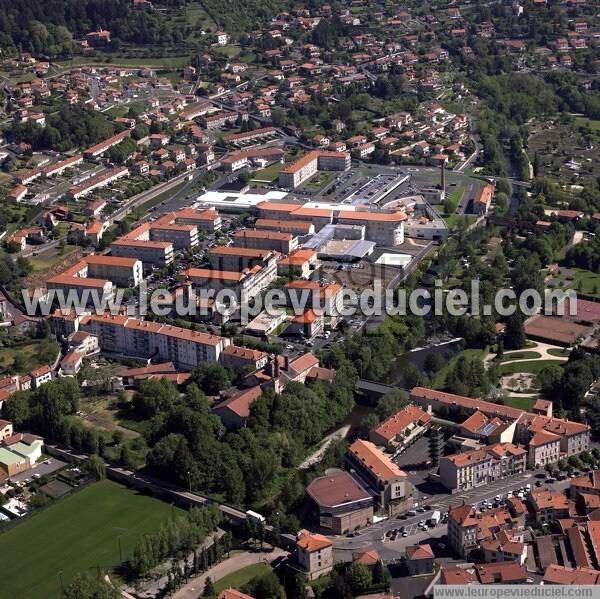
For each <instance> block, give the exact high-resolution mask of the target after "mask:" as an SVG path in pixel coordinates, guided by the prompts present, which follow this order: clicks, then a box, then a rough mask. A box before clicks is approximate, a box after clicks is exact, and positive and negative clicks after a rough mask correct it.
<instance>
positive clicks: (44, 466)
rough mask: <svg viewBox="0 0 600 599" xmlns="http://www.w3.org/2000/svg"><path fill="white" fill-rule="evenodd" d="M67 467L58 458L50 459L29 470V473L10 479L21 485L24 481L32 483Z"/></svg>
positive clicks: (16, 475)
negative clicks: (35, 479)
mask: <svg viewBox="0 0 600 599" xmlns="http://www.w3.org/2000/svg"><path fill="white" fill-rule="evenodd" d="M66 465H67V463H66V462H63V461H62V460H58V459H56V458H48V459H47V460H45V461H43V462H40V463H39V464H35V465H34V466H33V468H31V469H30V470H27V472H22V473H21V474H15V475H14V476H11V477H10V479H11V480H12V481H13V482H16V483H20V482H23V481H31V480H33V479H34V478H40V477H41V476H44V475H45V474H51V473H52V472H55V471H56V470H60V469H61V468H62V467H63V466H66ZM34 475H35V476H34Z"/></svg>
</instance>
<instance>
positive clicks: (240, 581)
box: [215, 562, 271, 594]
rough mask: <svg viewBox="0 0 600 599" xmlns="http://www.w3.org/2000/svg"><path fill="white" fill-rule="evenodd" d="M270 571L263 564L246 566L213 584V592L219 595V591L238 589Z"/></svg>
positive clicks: (268, 567)
mask: <svg viewBox="0 0 600 599" xmlns="http://www.w3.org/2000/svg"><path fill="white" fill-rule="evenodd" d="M270 571H271V568H270V566H268V565H267V564H265V563H262V562H261V563H259V564H252V565H251V566H246V567H245V568H240V569H239V570H236V571H235V572H232V573H231V574H228V575H227V576H225V577H224V578H221V580H217V581H216V582H215V591H216V592H217V594H219V593H220V592H221V591H223V590H225V589H228V588H230V587H231V588H233V589H239V588H240V587H242V586H244V585H245V584H248V583H249V582H250V581H251V580H252V579H253V578H256V577H257V576H264V575H265V574H268V573H269V572H270Z"/></svg>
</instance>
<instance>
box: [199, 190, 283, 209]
mask: <svg viewBox="0 0 600 599" xmlns="http://www.w3.org/2000/svg"><path fill="white" fill-rule="evenodd" d="M287 195H288V194H287V192H286V191H275V190H269V191H267V192H266V193H240V192H239V191H207V192H205V193H203V194H202V195H201V196H198V199H197V200H196V202H195V206H199V205H204V206H212V207H214V208H217V209H219V208H221V209H222V210H236V209H237V210H240V211H244V210H247V209H248V208H253V207H254V206H256V204H258V203H260V202H265V201H277V200H282V199H283V198H285V197H286V196H287Z"/></svg>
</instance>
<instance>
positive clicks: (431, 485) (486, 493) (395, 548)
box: [333, 437, 569, 561]
mask: <svg viewBox="0 0 600 599" xmlns="http://www.w3.org/2000/svg"><path fill="white" fill-rule="evenodd" d="M427 445H428V439H427V438H425V437H422V438H421V439H418V440H417V441H416V442H415V443H414V444H413V445H411V446H410V447H409V448H407V449H406V451H405V452H404V453H402V454H401V455H400V456H398V457H397V458H395V460H394V461H395V462H396V463H397V464H398V466H399V467H400V468H401V469H403V470H404V471H405V472H406V474H407V475H408V477H409V479H410V481H411V482H412V483H413V485H414V486H415V487H416V488H417V490H418V491H419V499H418V500H417V501H416V504H415V509H416V510H423V511H418V513H417V515H416V516H410V517H406V516H404V515H399V516H395V517H390V518H386V519H385V520H382V521H380V522H378V523H376V524H373V525H371V526H369V527H366V528H364V529H361V530H360V531H358V532H357V534H356V536H354V537H346V536H338V537H334V539H333V544H334V549H335V551H336V559H342V558H343V557H344V556H346V555H347V554H348V553H352V552H353V551H359V550H365V549H368V548H371V547H373V548H374V549H376V550H377V551H378V552H379V553H380V555H381V556H382V558H383V559H384V560H386V561H388V560H394V559H398V558H400V557H401V556H402V555H404V551H405V548H406V547H407V546H409V545H415V544H419V543H422V542H428V543H430V544H431V545H432V548H434V552H435V554H436V557H437V556H438V554H439V555H441V556H446V557H450V555H449V554H447V550H446V548H444V547H440V546H439V539H440V537H442V536H444V535H445V534H446V533H447V526H446V525H445V524H443V523H440V524H438V525H437V526H434V527H431V528H429V529H428V530H427V531H423V530H421V529H420V528H419V526H418V525H419V522H422V521H425V522H427V521H428V520H429V519H430V518H431V515H432V513H433V511H436V510H437V511H440V512H441V515H442V516H443V515H444V514H445V513H447V512H448V511H449V509H451V508H452V507H455V506H458V505H462V504H463V503H464V504H471V505H479V506H480V505H481V503H482V502H484V501H486V500H489V501H492V502H493V501H494V499H495V497H496V496H497V495H500V496H501V497H502V498H505V497H506V494H507V493H508V492H509V491H512V492H513V493H514V492H515V491H518V489H520V488H521V487H524V486H525V485H527V484H530V485H531V488H536V487H537V486H538V485H537V484H536V483H538V481H539V482H541V483H542V485H541V486H543V488H548V489H550V490H552V491H559V492H564V490H565V489H566V488H568V486H569V479H568V478H567V479H566V480H564V481H555V482H553V483H547V482H546V481H545V477H546V472H545V471H544V470H543V469H541V470H537V471H532V470H527V471H525V472H523V473H521V474H518V475H515V476H510V477H506V478H503V479H498V480H496V481H493V482H490V483H487V484H485V485H482V486H480V487H476V488H473V489H470V490H468V491H462V492H457V493H454V494H452V493H450V492H448V491H447V490H446V489H445V488H444V487H442V485H440V484H438V483H435V482H431V481H429V480H428V479H427V477H428V473H429V470H428V467H427V464H426V463H425V462H424V461H423V458H424V456H428V447H427ZM425 506H427V507H428V508H430V509H424V507H425ZM393 530H398V531H400V530H402V532H404V531H406V533H408V534H407V535H406V536H402V532H399V533H398V534H397V536H396V540H395V541H391V540H389V535H388V536H387V537H385V540H384V536H385V535H386V533H388V531H393Z"/></svg>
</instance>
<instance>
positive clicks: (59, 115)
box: [5, 105, 115, 152]
mask: <svg viewBox="0 0 600 599" xmlns="http://www.w3.org/2000/svg"><path fill="white" fill-rule="evenodd" d="M114 132H115V127H114V125H113V123H112V122H111V121H110V120H109V119H108V118H107V117H106V115H104V114H103V113H99V112H97V111H94V110H92V109H91V108H87V107H85V106H81V105H73V106H69V105H64V106H61V108H60V110H59V111H58V112H56V113H54V114H51V115H49V116H48V117H47V123H46V126H45V127H40V126H39V125H36V124H34V123H32V122H31V121H28V122H26V123H15V124H13V125H12V126H10V127H8V128H7V129H6V130H5V134H6V137H7V138H8V139H9V140H10V141H12V142H14V143H20V142H26V143H29V144H31V147H32V149H33V150H36V151H37V150H58V151H59V152H66V151H68V150H71V149H73V148H77V147H86V146H90V145H92V144H95V143H97V142H99V141H102V140H104V139H106V138H108V137H110V136H111V135H113V134H114Z"/></svg>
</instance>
